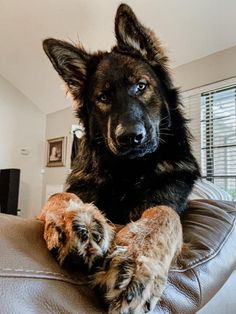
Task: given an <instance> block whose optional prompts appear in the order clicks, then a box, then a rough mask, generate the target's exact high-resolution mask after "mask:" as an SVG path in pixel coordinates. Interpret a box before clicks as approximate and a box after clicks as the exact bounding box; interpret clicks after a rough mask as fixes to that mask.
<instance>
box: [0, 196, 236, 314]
mask: <svg viewBox="0 0 236 314" xmlns="http://www.w3.org/2000/svg"><path fill="white" fill-rule="evenodd" d="M235 219H236V205H235V203H232V202H222V201H221V202H217V201H209V200H195V201H191V202H190V204H189V210H188V211H187V212H186V214H185V216H184V217H183V219H182V220H183V228H184V237H185V240H186V241H188V242H190V243H192V249H191V251H190V254H189V256H187V257H186V258H185V259H184V260H182V261H181V263H179V264H178V265H177V266H175V267H174V268H172V269H171V271H170V273H169V280H168V285H167V287H166V289H165V292H164V295H163V298H162V300H161V302H160V304H159V305H158V306H157V307H156V309H155V311H154V312H155V313H181V314H185V313H186V314H187V313H188V314H191V313H196V312H197V310H198V309H200V308H201V307H202V306H203V305H204V304H205V303H206V302H208V300H209V299H210V298H211V297H212V296H213V295H214V294H215V293H216V292H217V291H218V290H219V289H220V288H221V286H222V285H223V284H224V282H225V281H226V280H227V278H228V277H229V276H230V274H231V273H232V271H233V269H234V268H235V267H236V248H235V246H236V229H235ZM42 233H43V226H42V224H41V223H40V222H39V221H36V220H28V219H22V218H19V217H14V216H8V215H4V214H1V215H0V236H1V239H0V252H1V254H0V287H1V291H2V293H1V294H0V304H1V311H2V313H26V312H27V313H45V314H46V313H70V314H73V313H81V314H91V313H105V310H104V309H103V308H102V305H101V304H100V302H99V299H98V298H97V296H96V295H95V292H93V291H91V289H90V288H89V286H88V280H87V279H86V278H85V277H83V275H82V274H79V275H75V274H69V273H67V272H65V271H64V270H63V269H61V268H60V267H59V265H58V264H57V263H56V262H55V260H54V259H53V258H52V257H51V255H50V253H49V252H48V251H47V249H46V245H45V243H44V241H43V237H42Z"/></svg>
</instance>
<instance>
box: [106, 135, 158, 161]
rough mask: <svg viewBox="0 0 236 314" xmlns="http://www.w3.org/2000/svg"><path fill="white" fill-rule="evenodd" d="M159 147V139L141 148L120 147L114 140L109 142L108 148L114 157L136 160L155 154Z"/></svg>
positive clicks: (131, 146) (147, 142)
mask: <svg viewBox="0 0 236 314" xmlns="http://www.w3.org/2000/svg"><path fill="white" fill-rule="evenodd" d="M158 145H159V140H158V138H156V139H153V140H151V141H150V140H149V141H146V142H145V143H143V144H142V145H140V146H133V145H125V146H118V145H116V144H115V143H114V142H113V141H112V140H109V141H108V143H107V146H108V148H109V150H110V152H111V153H112V154H113V155H116V156H117V157H120V158H128V159H135V158H142V157H144V156H146V155H148V154H152V153H154V152H155V151H156V150H157V148H158Z"/></svg>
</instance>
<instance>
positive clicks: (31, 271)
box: [0, 267, 85, 284]
mask: <svg viewBox="0 0 236 314" xmlns="http://www.w3.org/2000/svg"><path fill="white" fill-rule="evenodd" d="M0 271H4V272H8V271H13V272H16V273H29V274H32V275H33V274H42V275H52V276H56V277H57V278H55V279H62V278H65V279H69V280H73V281H74V282H75V283H77V284H85V282H84V283H83V282H79V281H77V280H76V279H74V278H72V277H70V276H67V275H64V274H61V273H56V272H52V271H44V270H33V269H20V268H2V267H0Z"/></svg>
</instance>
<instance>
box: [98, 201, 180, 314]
mask: <svg viewBox="0 0 236 314" xmlns="http://www.w3.org/2000/svg"><path fill="white" fill-rule="evenodd" d="M114 243H115V244H114V246H113V248H112V249H111V250H110V252H109V254H108V255H107V257H106V258H105V261H104V264H103V268H101V269H100V270H99V271H98V272H97V273H96V274H95V280H94V281H95V285H98V286H100V287H101V288H102V289H103V290H104V291H105V297H106V300H107V301H108V303H109V313H112V314H129V313H132V314H142V313H146V312H149V311H152V310H153V309H154V307H155V306H156V304H157V302H158V301H159V300H160V298H161V295H162V293H163V290H164V288H165V284H166V281H167V276H168V271H169V268H170V265H171V262H172V260H173V259H174V257H175V256H176V255H177V254H178V252H179V250H180V248H181V246H182V227H181V224H180V220H179V217H178V215H177V214H176V213H175V212H174V211H173V210H172V209H171V208H168V207H166V206H160V207H156V208H151V209H149V210H147V211H145V212H144V213H143V215H142V217H141V219H140V220H138V221H136V222H132V223H130V224H128V225H127V226H125V227H124V228H123V229H121V230H120V231H119V232H118V233H117V234H116V237H115V239H114Z"/></svg>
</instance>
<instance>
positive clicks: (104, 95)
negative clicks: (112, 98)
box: [98, 93, 108, 102]
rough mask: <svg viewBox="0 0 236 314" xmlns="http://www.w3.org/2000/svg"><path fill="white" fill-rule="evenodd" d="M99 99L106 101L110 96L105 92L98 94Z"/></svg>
mask: <svg viewBox="0 0 236 314" xmlns="http://www.w3.org/2000/svg"><path fill="white" fill-rule="evenodd" d="M98 101H101V102H106V101H108V96H107V95H106V94H105V93H103V94H100V95H99V96H98Z"/></svg>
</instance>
